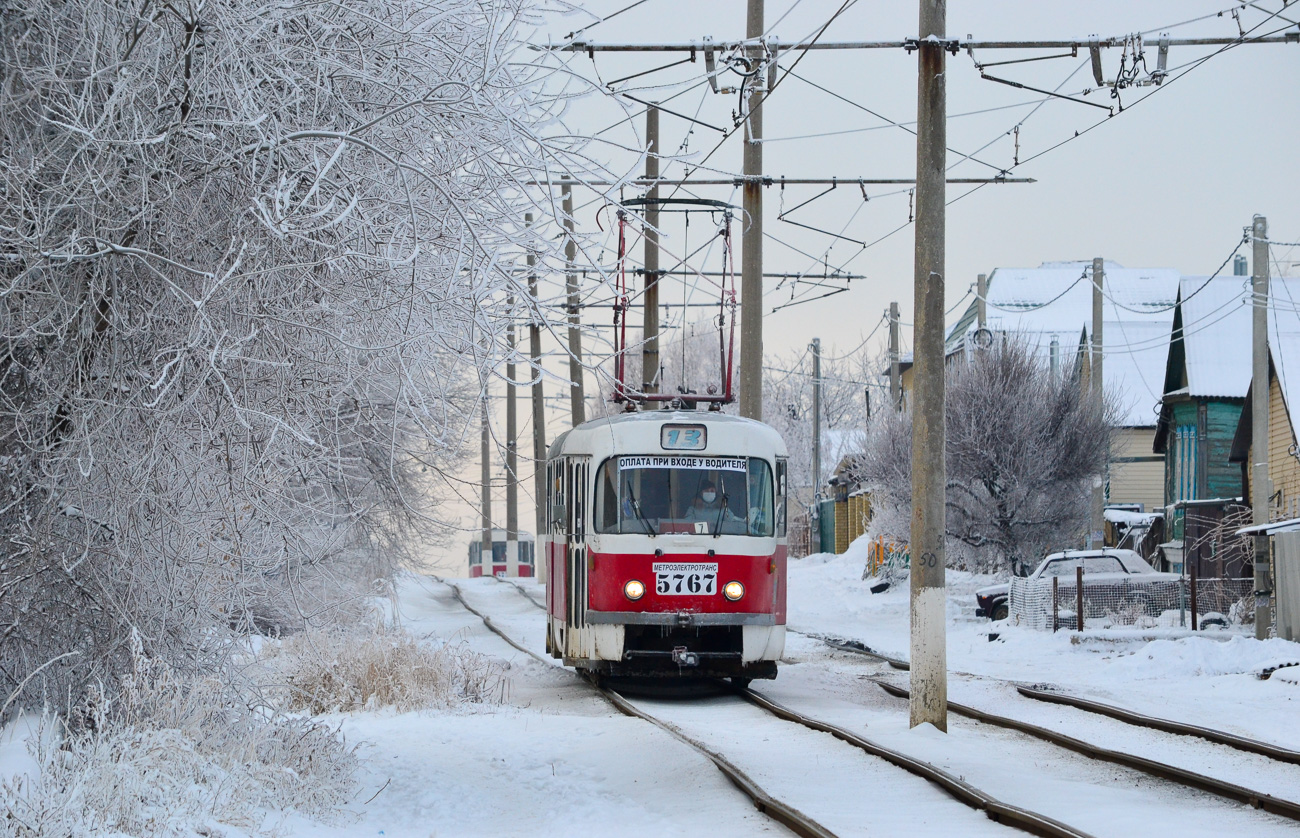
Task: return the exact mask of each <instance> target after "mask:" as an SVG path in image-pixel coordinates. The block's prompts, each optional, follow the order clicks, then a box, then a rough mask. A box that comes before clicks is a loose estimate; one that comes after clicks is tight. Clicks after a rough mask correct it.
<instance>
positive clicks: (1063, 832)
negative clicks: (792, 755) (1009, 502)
mask: <svg viewBox="0 0 1300 838" xmlns="http://www.w3.org/2000/svg"><path fill="white" fill-rule="evenodd" d="M494 578H495V577H494ZM497 581H498V582H500V583H502V584H507V585H510V586H511V587H513V588H515V590H516V591H517V592H518V593H519V594H520V595H521V596H523V597H524V598H525V599H526V600H528V602H529V603H531V604H532V605H533V606H535V607H538V608H541V609H543V610H545V606H542V605H541V604H540V603H538V602H537V600H535V599H534V598H533V597H532V596H530V595H529V594H528V592H527V591H525V590H524V589H523V588H522V587H521V586H520V585H518V584H516V583H513V582H510V581H509V580H506V579H499V578H498V579H497ZM444 584H449V585H450V584H451V583H444ZM451 587H452V589H453V592H454V593H455V594H456V598H457V600H458V601H459V602H460V603H461V605H463V606H464V607H465V608H466V609H467V610H469V611H470V612H471V613H473V614H475V615H476V616H478V617H479V618H480V619H482V620H483V621H484V624H485V625H486V626H487V627H488V628H489V629H490V630H491V631H493V632H494V633H496V634H498V635H499V636H500V637H502V638H503V639H504V640H506V642H507V643H509V644H510V645H511V646H513V647H514V648H516V649H518V650H519V651H522V652H524V653H525V654H528V655H530V656H532V657H533V658H535V659H537V660H539V661H542V662H546V661H545V659H543V658H541V657H540V656H539V655H536V654H535V653H533V652H532V651H530V650H528V649H525V648H524V647H522V646H520V645H519V644H518V643H516V642H515V641H514V640H513V639H512V638H510V637H508V636H507V635H506V634H505V633H504V632H502V631H501V630H500V629H499V628H498V627H496V626H495V625H494V624H493V623H492V622H491V618H490V617H487V616H486V615H484V614H482V613H481V612H479V611H477V610H476V609H474V608H473V607H472V606H470V605H469V604H468V603H467V602H465V600H464V598H463V597H462V596H461V595H460V592H459V589H458V588H457V587H456V586H455V585H451ZM595 686H596V689H597V690H599V691H600V692H601V693H602V694H603V695H605V697H606V698H607V699H608V700H609V701H610V703H611V704H613V705H614V706H615V707H616V708H618V709H619V711H620V712H623V713H624V714H626V715H635V716H637V717H638V718H642V719H644V720H646V721H649V722H650V723H651V724H655V725H656V726H659V727H661V728H662V729H664V730H665V731H667V732H668V733H670V734H672V735H673V736H675V737H677V738H678V739H679V740H681V741H683V742H685V743H686V744H687V745H689V746H691V747H693V748H695V749H696V750H698V751H700V752H701V753H703V754H704V755H705V756H707V757H708V758H709V759H711V760H713V762H714V764H715V765H717V766H718V768H719V770H720V771H722V772H723V773H724V774H725V775H727V777H728V779H730V780H731V781H732V782H733V783H735V784H736V785H737V786H739V787H740V788H741V790H742V791H744V792H745V793H746V794H747V795H749V796H750V799H751V800H753V801H754V803H755V805H756V806H757V807H758V808H759V810H760V811H765V810H764V807H763V806H762V805H760V803H759V800H758V798H756V797H755V795H754V794H752V793H751V791H750V789H749V788H747V785H746V781H747V782H748V783H752V782H753V781H752V780H749V779H748V777H746V776H745V775H744V774H743V772H740V770H739V769H738V768H736V767H735V766H734V765H733V764H731V763H730V762H729V761H727V760H726V758H725V757H723V756H722V755H721V754H717V753H716V752H713V751H712V750H711V749H708V748H707V747H706V746H704V745H703V744H702V743H698V742H696V741H695V740H693V739H690V738H689V737H687V736H686V735H685V734H684V733H682V732H681V731H680V730H679V729H678V728H676V727H675V726H673V725H671V724H670V723H668V722H665V721H663V720H660V719H657V718H655V717H653V716H651V715H650V714H647V713H644V712H643V711H641V710H639V708H636V707H635V706H634V705H633V704H632V702H630V701H628V700H627V699H626V698H624V697H623V696H622V695H620V694H618V693H617V692H615V691H614V690H611V689H609V688H608V687H604V686H600V685H595ZM727 689H729V690H731V691H732V692H734V693H735V694H736V695H738V696H739V697H741V698H743V699H744V700H745V701H747V702H749V703H750V704H752V705H753V706H755V707H758V708H759V709H761V710H763V711H764V712H766V713H768V714H769V715H771V716H773V717H775V718H778V719H780V720H782V721H785V722H790V723H793V724H797V725H800V726H802V727H805V728H808V729H810V730H813V731H816V732H819V733H826V734H829V735H831V736H833V737H835V738H836V739H838V740H840V741H841V742H844V743H846V744H848V745H851V746H853V747H855V748H857V749H859V750H861V751H863V752H865V753H866V754H868V755H870V756H873V757H877V758H879V759H882V760H884V761H885V762H887V763H889V764H890V765H893V766H894V767H896V768H900V769H902V770H904V771H906V772H908V773H909V774H912V775H914V776H917V777H919V778H921V779H923V780H926V781H928V782H931V783H934V784H935V785H936V786H938V787H939V788H940V789H942V790H943V791H945V792H946V793H947V794H948V795H949V796H951V797H952V798H954V799H955V800H957V801H958V802H960V803H963V804H965V805H966V806H968V807H969V808H971V809H974V810H976V811H979V812H983V814H984V815H985V816H986V817H988V818H989V819H990V820H992V821H994V822H995V823H999V824H1002V825H1005V826H1008V827H1013V828H1016V829H1020V830H1022V831H1025V832H1028V833H1030V834H1032V835H1041V836H1048V838H1092V836H1091V835H1090V834H1089V833H1087V832H1084V831H1082V830H1080V829H1077V828H1075V827H1072V826H1070V825H1069V824H1066V823H1064V822H1062V821H1059V820H1057V819H1055V818H1052V817H1049V816H1047V815H1044V814H1041V813H1039V812H1035V811H1032V810H1030V809H1026V808H1024V807H1020V806H1015V805H1012V804H1009V803H1006V802H1003V801H1002V800H1000V799H998V798H996V797H994V796H992V795H990V794H988V793H987V792H984V791H982V790H980V789H979V788H976V787H975V786H974V785H972V784H970V783H968V782H966V781H965V780H964V779H962V778H960V777H958V776H956V775H954V774H952V773H950V772H948V771H945V770H944V769H942V768H940V767H938V766H937V765H934V764H933V763H930V762H927V761H925V760H922V759H917V758H915V757H912V756H909V755H907V754H905V753H903V752H901V751H897V750H894V749H892V748H888V747H886V746H884V745H881V744H880V743H878V742H874V741H871V740H869V739H867V738H865V737H863V736H861V735H859V734H856V733H853V732H851V731H849V730H847V729H845V728H843V727H840V726H838V725H834V724H830V723H829V722H825V721H821V720H818V719H815V718H812V717H811V716H807V715H805V714H803V713H799V712H797V711H795V710H792V709H790V708H788V707H785V706H783V705H781V704H780V703H779V702H776V701H774V700H773V699H771V698H769V697H767V696H765V695H763V694H762V693H760V692H758V691H756V690H754V689H752V688H749V687H733V686H730V685H728V686H727ZM733 771H734V772H736V774H737V775H739V777H740V778H743V779H738V777H737V776H735V775H733V773H732V772H733ZM755 788H757V786H756V785H755ZM759 791H760V792H761V790H759ZM794 811H796V812H797V810H794ZM769 814H770V813H769ZM782 823H785V821H784V820H783V821H782ZM786 825H787V826H789V824H788V823H786ZM800 834H802V833H800ZM816 834H826V835H830V834H832V833H830V832H822V833H816Z"/></svg>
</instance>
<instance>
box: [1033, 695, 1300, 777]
mask: <svg viewBox="0 0 1300 838" xmlns="http://www.w3.org/2000/svg"><path fill="white" fill-rule="evenodd" d="M1016 690H1017V691H1018V692H1019V693H1020V694H1021V695H1023V696H1025V697H1026V698H1032V699H1035V700H1037V701H1046V702H1049V703H1051V704H1063V705H1065V706H1067V707H1074V708H1077V709H1079V710H1085V711H1087V712H1089V713H1096V714H1098V715H1101V716H1109V717H1110V718H1112V719H1118V720H1119V721H1121V722H1125V723H1127V724H1131V725H1135V726H1137V727H1148V728H1152V729H1154V730H1160V731H1164V732H1165V733H1174V734H1178V735H1180V736H1196V737H1199V738H1201V739H1205V740H1208V741H1210V742H1214V743H1215V744H1217V745H1226V746H1228V747H1229V748H1236V749H1237V750H1239V751H1247V752H1249V753H1252V754H1259V755H1261V756H1266V757H1268V758H1270V759H1275V760H1277V761H1278V762H1289V763H1291V764H1292V765H1300V751H1292V750H1289V749H1287V748H1283V747H1280V746H1278V745H1270V744H1269V743H1267V742H1261V741H1259V740H1258V739H1250V738H1247V737H1245V736H1237V735H1236V734H1234V733H1227V732H1225V731H1222V730H1215V729H1214V728H1209V727H1201V726H1200V725H1193V724H1187V723H1185V722H1175V721H1172V720H1170V719H1161V718H1159V717H1157V716H1147V715H1144V714H1142V713H1135V712H1133V711H1132V710H1126V709H1124V708H1123V707H1116V706H1115V705H1113V704H1106V703H1104V702H1101V701H1093V700H1092V699H1088V698H1081V697H1079V696H1075V695H1070V694H1068V693H1061V692H1056V691H1055V690H1045V689H1042V688H1039V687H1023V686H1017V687H1016Z"/></svg>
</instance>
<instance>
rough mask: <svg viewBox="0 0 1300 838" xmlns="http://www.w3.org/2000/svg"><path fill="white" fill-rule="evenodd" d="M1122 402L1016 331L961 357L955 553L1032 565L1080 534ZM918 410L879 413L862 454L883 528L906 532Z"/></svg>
mask: <svg viewBox="0 0 1300 838" xmlns="http://www.w3.org/2000/svg"><path fill="white" fill-rule="evenodd" d="M1111 412H1113V411H1112V409H1111V408H1110V407H1103V408H1100V409H1099V408H1098V407H1097V406H1096V404H1095V402H1094V401H1093V400H1092V399H1091V398H1090V397H1089V396H1088V395H1087V392H1086V389H1085V388H1083V387H1081V386H1080V381H1079V378H1078V376H1077V375H1066V376H1064V377H1053V375H1052V373H1051V371H1050V369H1049V367H1048V365H1047V364H1046V363H1045V362H1044V360H1043V359H1042V358H1041V357H1039V356H1038V355H1037V354H1036V353H1035V352H1034V351H1033V349H1032V348H1031V347H1029V346H1028V345H1026V344H1024V343H1022V342H1018V341H1014V340H1013V341H1008V342H1007V343H1005V344H1002V345H999V346H997V347H995V348H991V349H988V350H984V351H980V352H977V353H976V354H975V355H974V356H973V357H972V358H971V359H970V360H969V361H968V362H964V363H963V362H958V363H956V364H953V365H951V366H950V367H949V370H948V377H947V390H946V410H945V417H946V423H947V424H946V432H947V465H948V479H947V492H946V506H947V515H946V525H945V526H946V530H947V536H948V558H949V563H950V564H953V565H955V566H959V567H960V566H965V567H969V568H971V569H979V570H985V571H992V570H1020V569H1023V568H1025V567H1027V566H1032V564H1033V562H1034V561H1035V560H1037V559H1038V558H1040V557H1041V556H1042V555H1044V554H1045V553H1046V552H1048V551H1049V550H1052V549H1060V548H1064V547H1071V546H1074V545H1076V544H1077V543H1078V541H1079V539H1080V534H1081V533H1082V532H1083V529H1084V527H1085V525H1086V522H1087V516H1088V510H1089V502H1088V498H1089V492H1090V490H1091V487H1092V485H1093V481H1094V479H1096V478H1099V477H1100V476H1101V475H1102V474H1103V472H1104V469H1105V466H1106V461H1107V458H1108V456H1109V438H1110V427H1111V421H1110V420H1111V418H1112V417H1111V416H1110V413H1111ZM911 452H912V420H911V414H910V412H908V411H906V410H904V411H902V412H895V411H885V412H880V413H878V414H877V415H876V417H875V418H874V421H873V423H872V426H871V429H870V432H869V434H868V437H867V443H866V446H865V448H864V449H863V451H862V452H861V454H860V455H859V457H858V458H857V461H856V463H855V473H856V476H857V477H858V478H859V479H860V480H862V481H863V482H864V483H865V484H867V485H868V486H870V487H871V488H872V489H873V491H874V492H875V504H874V508H875V511H876V518H875V521H874V524H873V529H874V530H876V531H877V532H880V533H881V534H884V535H888V536H892V537H893V538H895V539H897V540H899V541H902V542H904V543H905V542H906V541H907V540H908V538H909V526H910V520H911V515H910V505H911V464H912V456H911Z"/></svg>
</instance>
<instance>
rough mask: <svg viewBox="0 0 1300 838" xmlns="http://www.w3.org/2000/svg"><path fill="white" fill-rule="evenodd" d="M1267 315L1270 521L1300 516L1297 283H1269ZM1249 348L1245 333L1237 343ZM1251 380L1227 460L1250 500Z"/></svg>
mask: <svg viewBox="0 0 1300 838" xmlns="http://www.w3.org/2000/svg"><path fill="white" fill-rule="evenodd" d="M1269 291H1270V305H1269V311H1268V349H1269V370H1268V382H1267V387H1268V479H1269V484H1270V486H1269V496H1270V502H1269V520H1270V521H1280V520H1287V519H1292V518H1300V448H1297V440H1300V436H1298V435H1297V434H1296V422H1295V419H1296V414H1295V411H1296V410H1297V409H1300V279H1277V278H1275V279H1273V280H1272V281H1271V283H1270V289H1269ZM1242 340H1243V342H1244V343H1245V344H1246V345H1247V347H1249V344H1250V338H1249V332H1248V333H1247V335H1246V336H1245V337H1244V338H1243V339H1242ZM1257 385H1258V382H1253V381H1252V382H1251V385H1250V388H1251V390H1250V391H1248V393H1247V396H1246V400H1245V406H1244V407H1243V409H1242V411H1241V417H1240V419H1239V421H1238V423H1237V428H1236V434H1235V436H1234V437H1233V441H1232V450H1231V459H1232V461H1233V462H1234V463H1237V464H1238V467H1239V468H1240V471H1239V472H1238V477H1239V480H1240V484H1239V485H1240V489H1239V493H1240V494H1241V496H1242V497H1244V498H1250V497H1251V485H1250V482H1251V473H1250V468H1249V464H1250V463H1251V462H1253V461H1254V440H1253V439H1251V420H1252V417H1253V413H1252V410H1251V396H1250V392H1253V390H1254V388H1255V387H1256V386H1257Z"/></svg>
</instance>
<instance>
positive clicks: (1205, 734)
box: [797, 632, 1300, 765]
mask: <svg viewBox="0 0 1300 838" xmlns="http://www.w3.org/2000/svg"><path fill="white" fill-rule="evenodd" d="M797 633H798V634H803V635H805V636H807V637H812V638H815V639H817V640H820V641H821V642H823V643H825V644H826V645H827V646H830V647H831V648H833V649H838V650H840V651H843V652H851V653H852V654H855V655H862V656H864V657H868V658H873V659H875V660H879V661H883V662H884V663H887V664H889V665H890V666H892V667H893V668H895V669H901V670H903V671H907V670H908V669H909V668H910V667H909V666H908V663H907V661H905V660H900V659H898V658H892V657H890V656H888V655H882V654H881V653H879V652H877V651H875V650H873V649H871V648H870V647H868V646H866V645H864V644H862V643H859V642H858V641H856V640H841V639H837V638H832V637H825V636H821V635H817V634H812V633H808V632H797ZM977 677H978V676H977ZM1015 687H1016V690H1017V692H1019V693H1020V694H1021V695H1023V696H1025V697H1026V698H1032V699H1035V700H1037V701H1044V702H1048V703H1051V704H1061V705H1065V706H1068V707H1074V708H1075V709H1078V710H1083V711H1085V712H1089V713H1095V714H1097V715H1100V716H1108V717H1110V718H1112V719H1116V720H1117V721H1121V722H1124V723H1126V724H1131V725H1134V726H1136V727H1145V728H1150V729H1152V730H1159V731H1162V732H1164V733H1172V734H1175V735H1178V736H1195V737H1197V738H1200V739H1205V740H1206V741H1209V742H1213V743H1215V744H1216V745H1224V746H1226V747H1229V748H1235V749H1236V750H1239V751H1245V752H1247V753H1252V754H1259V755H1260V756H1266V757H1268V758H1270V759H1274V760H1277V761H1278V762H1287V763H1291V764H1292V765H1300V751H1293V750H1290V749H1288V748H1283V747H1281V746H1279V745H1272V744H1270V743H1268V742H1261V741H1259V740H1258V739H1250V738H1248V737H1245V736H1238V735H1236V734H1234V733H1228V732H1227V731H1222V730H1215V729H1214V728H1209V727H1203V726H1201V725H1194V724H1188V723H1186V722H1177V721H1173V720H1172V719H1162V718H1160V717H1158V716H1147V715H1145V714H1142V713H1136V712H1134V711H1132V710H1126V709H1124V708H1123V707H1116V706H1115V705H1113V704H1106V703H1104V702H1101V701H1094V700H1092V699H1088V698H1082V697H1080V696H1075V695H1070V694H1069V693H1063V692H1059V691H1057V690H1047V689H1043V688H1041V687H1026V686H1024V685H1021V684H1016V685H1015Z"/></svg>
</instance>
